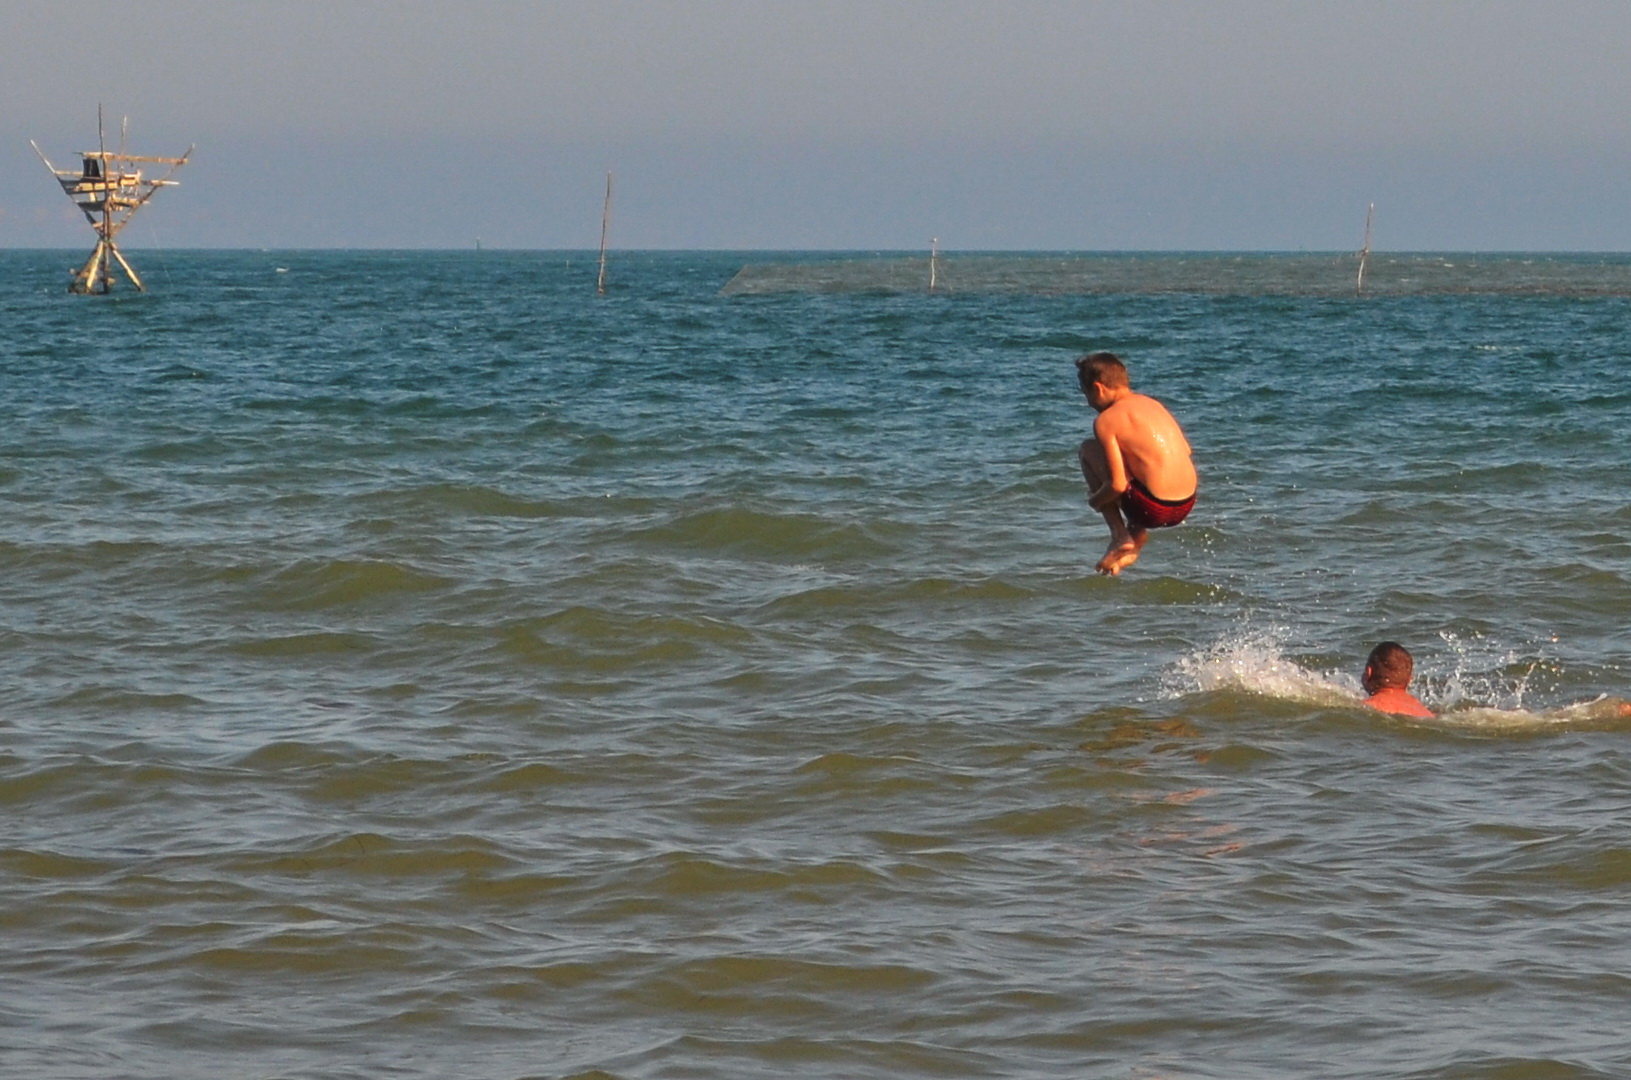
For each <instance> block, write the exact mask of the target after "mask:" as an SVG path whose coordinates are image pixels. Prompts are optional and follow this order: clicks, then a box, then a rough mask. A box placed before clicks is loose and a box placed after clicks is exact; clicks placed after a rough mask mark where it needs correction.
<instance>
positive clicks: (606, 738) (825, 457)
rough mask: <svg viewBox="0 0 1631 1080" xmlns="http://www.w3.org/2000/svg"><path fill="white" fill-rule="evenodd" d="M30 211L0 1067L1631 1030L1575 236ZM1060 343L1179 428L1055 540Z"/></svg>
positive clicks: (1608, 283)
mask: <svg viewBox="0 0 1631 1080" xmlns="http://www.w3.org/2000/svg"><path fill="white" fill-rule="evenodd" d="M77 254H78V253H73V252H24V251H12V252H0V281H3V282H4V285H5V287H4V289H3V290H0V293H3V295H0V314H3V319H4V325H5V327H6V332H5V333H4V334H3V335H0V377H3V379H4V386H5V389H6V393H5V394H4V395H3V397H0V494H3V497H4V499H5V509H6V513H5V515H4V518H3V519H0V567H3V573H0V612H3V613H4V621H3V623H0V641H3V645H4V648H3V651H0V680H3V683H0V685H3V686H4V689H5V697H4V701H5V704H4V706H0V808H3V813H0V930H3V933H4V940H5V943H6V947H5V949H4V950H0V1066H4V1071H5V1072H6V1073H7V1074H8V1075H18V1076H29V1077H51V1078H81V1077H83V1078H91V1077H96V1078H105V1077H152V1076H165V1077H177V1078H193V1077H197V1078H200V1080H203V1078H211V1080H214V1078H218V1077H223V1076H232V1077H259V1078H273V1077H277V1078H308V1077H310V1078H317V1077H324V1078H327V1077H370V1078H371V1077H414V1078H418V1077H425V1078H432V1077H434V1078H445V1077H469V1078H492V1077H503V1078H521V1077H529V1078H531V1077H551V1078H556V1077H560V1078H564V1077H589V1076H595V1077H616V1078H627V1080H635V1078H668V1077H698V1076H707V1077H761V1076H799V1077H832V1078H840V1077H842V1078H850V1077H912V1076H958V1077H963V1076H981V1077H1016V1078H1018V1077H1025V1078H1030V1077H1038V1078H1040V1077H1056V1076H1104V1077H1126V1078H1155V1077H1162V1078H1189V1077H1218V1078H1225V1077H1227V1078H1241V1077H1306V1076H1320V1077H1446V1078H1448V1077H1455V1078H1474V1077H1490V1078H1497V1077H1498V1078H1501V1080H1525V1078H1545V1080H1553V1078H1560V1077H1566V1078H1574V1077H1618V1076H1623V1075H1625V1074H1626V1073H1627V1072H1628V1071H1631V1040H1628V1039H1627V1038H1626V1036H1625V1035H1624V1033H1623V1028H1624V1017H1625V1016H1626V1015H1627V1014H1628V1012H1631V975H1628V972H1631V944H1628V942H1631V914H1628V913H1627V903H1626V901H1627V900H1628V898H1631V820H1628V819H1627V817H1626V815H1625V807H1626V806H1627V805H1628V802H1631V755H1628V752H1627V751H1628V748H1631V741H1628V739H1631V721H1627V720H1623V719H1619V718H1618V709H1617V704H1618V702H1619V701H1621V700H1623V699H1624V698H1626V697H1627V696H1631V634H1627V632H1626V627H1627V612H1628V611H1631V509H1628V507H1627V502H1626V491H1627V486H1628V482H1631V441H1628V440H1627V439H1626V437H1625V433H1626V430H1627V427H1628V425H1631V389H1628V388H1627V383H1626V378H1625V373H1626V370H1627V367H1628V363H1631V322H1628V315H1631V300H1627V299H1625V298H1624V297H1623V296H1620V295H1616V292H1617V290H1620V289H1621V288H1622V284H1621V279H1622V278H1624V277H1626V275H1627V272H1628V265H1631V262H1628V260H1626V259H1623V258H1622V259H1613V258H1610V259H1602V258H1597V259H1576V260H1562V263H1563V266H1564V269H1563V271H1561V272H1560V275H1559V276H1558V278H1557V280H1558V281H1560V282H1562V284H1560V285H1558V286H1557V287H1555V288H1548V287H1541V288H1535V287H1533V280H1534V276H1535V274H1536V273H1537V271H1536V270H1535V269H1534V267H1535V260H1534V259H1527V260H1526V259H1523V258H1507V259H1500V258H1494V257H1484V258H1481V259H1480V258H1474V257H1470V256H1454V257H1449V256H1446V257H1443V258H1440V259H1438V260H1437V262H1436V263H1435V264H1434V265H1435V266H1438V267H1439V269H1438V270H1435V274H1437V276H1436V277H1435V278H1434V281H1435V285H1434V286H1433V287H1432V288H1430V289H1429V288H1424V289H1421V290H1417V291H1412V290H1411V289H1410V288H1407V287H1404V286H1397V287H1393V288H1391V291H1387V292H1386V293H1385V294H1384V295H1374V296H1369V297H1365V298H1358V299H1356V298H1354V297H1352V296H1348V295H1338V294H1334V293H1333V292H1332V290H1330V289H1323V288H1321V289H1315V288H1308V289H1301V288H1298V287H1296V285H1295V281H1293V284H1292V285H1291V286H1286V285H1285V284H1284V283H1285V282H1286V281H1287V280H1289V279H1295V278H1296V277H1297V273H1296V268H1295V266H1293V265H1292V264H1290V263H1288V262H1287V261H1286V260H1285V259H1280V260H1276V259H1273V258H1269V257H1255V258H1244V259H1242V258H1239V257H1214V258H1210V259H1209V258H1205V257H1195V256H1190V257H1187V258H1188V260H1189V261H1188V262H1187V263H1185V264H1184V266H1183V268H1182V269H1173V268H1172V267H1171V266H1169V265H1168V264H1165V263H1159V261H1158V262H1157V270H1159V273H1156V274H1155V278H1158V279H1159V281H1160V282H1161V284H1160V285H1159V286H1158V287H1157V286H1152V285H1150V281H1151V280H1152V278H1151V271H1150V266H1151V265H1152V264H1151V260H1150V259H1149V257H1143V256H1124V257H1103V258H1102V259H1100V260H1098V261H1096V262H1094V264H1093V266H1092V275H1093V276H1092V282H1091V284H1090V285H1082V284H1081V281H1082V280H1085V279H1071V278H1069V276H1068V275H1064V276H1062V277H1060V278H1058V280H1059V281H1060V282H1061V284H1060V287H1059V288H1058V289H1056V290H1055V289H1049V290H1043V289H1041V288H1040V287H1036V288H1031V289H1029V291H1026V290H1019V291H1015V290H1014V289H1011V288H1010V289H990V290H982V289H980V288H977V287H970V286H969V284H968V283H969V282H971V281H973V280H974V279H975V276H976V275H974V273H973V271H974V270H976V269H979V268H980V265H979V264H977V261H965V262H964V263H963V264H962V265H961V266H960V267H959V266H955V265H950V266H949V267H948V271H947V272H948V274H953V273H961V275H962V276H961V278H960V279H958V280H960V281H961V282H962V283H963V286H962V287H961V288H959V289H958V290H957V291H954V292H951V293H948V294H942V295H934V296H930V295H927V294H926V293H924V292H921V291H912V290H910V289H905V288H897V287H893V286H889V285H888V284H887V283H884V284H883V285H880V284H879V282H878V281H877V280H875V279H874V278H865V280H864V281H863V282H862V284H860V285H859V286H857V287H854V288H849V287H842V282H840V283H839V285H836V286H835V285H834V280H835V279H834V278H833V275H831V274H825V276H822V277H821V282H822V283H821V284H820V285H819V286H817V287H803V286H800V285H799V278H798V275H797V274H791V275H787V274H784V275H783V277H782V278H780V279H778V280H779V281H780V282H781V284H780V285H779V286H778V287H776V288H772V289H766V290H763V291H761V292H758V293H754V292H752V291H747V292H743V291H741V290H740V289H736V290H732V291H731V292H725V293H722V290H723V289H725V287H726V286H727V283H729V282H731V281H732V279H733V278H734V277H735V275H736V274H737V272H738V271H739V270H741V269H742V267H743V265H744V263H753V264H755V265H761V266H762V265H764V264H782V265H783V266H786V267H794V266H797V265H813V264H814V263H816V262H819V261H820V260H817V259H815V258H813V257H812V258H801V257H798V256H794V255H764V256H761V255H755V256H751V257H750V256H743V255H723V254H655V255H636V254H625V255H621V256H619V257H618V258H617V259H616V260H615V261H614V263H613V267H612V288H611V291H610V294H609V295H608V296H606V297H604V298H597V297H596V296H595V295H594V291H593V284H594V266H593V261H592V258H591V257H590V256H588V255H583V254H577V255H566V254H557V253H493V252H482V253H476V252H468V253H430V254H426V253H388V252H371V253H316V252H267V253H255V252H234V253H198V252H169V253H142V252H138V253H135V254H134V255H133V261H135V263H136V265H137V267H138V269H139V270H140V271H141V272H142V273H143V275H144V277H145V278H146V279H147V281H148V282H149V284H150V285H151V286H152V287H153V290H154V291H153V293H152V294H150V295H147V296H133V295H125V296H115V297H111V298H105V299H104V298H75V297H69V296H67V295H66V294H65V293H63V292H62V291H61V290H62V289H63V288H64V287H65V281H66V273H65V271H66V269H68V268H69V267H70V265H72V264H74V263H76V262H77V261H78V260H77V258H76V256H77ZM1116 258H1120V259H1122V260H1123V262H1122V263H1121V265H1122V266H1123V267H1124V268H1125V269H1126V278H1125V280H1126V285H1125V288H1124V289H1122V290H1121V291H1118V290H1117V288H1116V287H1115V286H1114V282H1115V280H1116V274H1117V272H1118V271H1117V264H1116V262H1115V260H1116ZM1174 258H1176V257H1174ZM1322 258H1326V257H1322ZM863 261H864V260H863ZM1326 261H1329V259H1327V260H1326ZM897 262H898V260H897ZM1010 263H1011V264H1012V265H1010V264H1008V263H1005V264H1002V265H998V264H995V263H991V264H983V265H985V266H986V268H987V269H991V268H993V267H994V268H995V269H993V270H992V272H993V274H996V273H998V272H999V271H1000V274H1001V275H1008V277H1009V278H1012V277H1013V276H1014V272H1015V268H1016V267H1018V270H1019V271H1025V272H1026V273H1032V274H1033V278H1034V276H1035V274H1034V272H1035V269H1036V268H1035V265H1034V263H1027V262H1026V261H1025V260H1013V259H1011V260H1010ZM1443 263H1449V264H1452V265H1450V266H1448V267H1441V266H1439V264H1443ZM1288 267H1290V269H1288ZM1457 269H1465V272H1466V277H1465V279H1464V280H1463V281H1462V284H1463V286H1464V287H1462V288H1459V289H1456V288H1451V287H1446V286H1444V285H1443V282H1444V280H1445V277H1444V274H1445V273H1450V274H1451V275H1452V276H1451V278H1450V281H1451V284H1452V285H1453V284H1454V281H1455V280H1457V279H1455V278H1454V277H1453V271H1455V270H1457ZM1394 270H1395V271H1397V266H1395V267H1394ZM1344 272H1345V271H1344ZM1388 273H1389V270H1388V268H1387V267H1386V266H1383V267H1381V268H1379V269H1378V270H1377V275H1378V277H1379V278H1380V279H1382V280H1387V281H1392V282H1395V284H1396V283H1397V280H1398V278H1399V276H1400V274H1399V273H1398V272H1394V273H1393V276H1392V277H1388ZM1288 275H1290V278H1289V279H1288ZM1525 275H1527V277H1525ZM999 276H1000V275H999ZM1019 276H1020V277H1024V274H1023V273H1021V274H1020V275H1019ZM1174 280H1178V283H1179V287H1173V284H1172V283H1173V281H1174ZM1072 281H1075V282H1076V284H1074V285H1073V284H1072ZM1106 281H1109V282H1110V283H1111V284H1110V286H1108V287H1106V286H1105V284H1104V283H1105V282H1106ZM1514 281H1521V282H1528V283H1529V284H1524V285H1523V286H1522V287H1521V288H1519V287H1511V288H1503V287H1502V284H1501V283H1503V282H1506V283H1508V284H1510V283H1511V282H1514ZM789 283H791V285H789ZM1186 283H1187V284H1186ZM1096 348H1109V349H1113V350H1115V351H1117V352H1119V353H1121V354H1122V355H1123V356H1124V357H1125V358H1126V359H1127V361H1128V364H1129V366H1130V368H1131V370H1132V374H1133V378H1134V383H1135V386H1136V387H1138V388H1139V389H1141V390H1144V391H1146V392H1149V393H1152V394H1154V395H1156V396H1158V397H1160V398H1161V399H1162V400H1164V401H1165V402H1167V404H1168V405H1169V406H1170V407H1171V408H1172V410H1173V412H1174V413H1175V414H1176V415H1177V416H1178V417H1179V419H1180V420H1181V421H1182V423H1183V424H1184V426H1185V429H1186V431H1187V432H1188V433H1189V436H1190V438H1191V441H1192V442H1193V444H1194V445H1195V448H1196V452H1197V460H1198V464H1199V468H1200V470H1201V475H1202V489H1201V500H1200V503H1199V505H1198V506H1197V509H1196V511H1195V513H1194V514H1193V515H1192V516H1191V518H1190V521H1189V522H1188V523H1186V524H1185V525H1184V526H1183V527H1181V528H1179V529H1176V530H1170V531H1166V532H1162V533H1158V534H1156V536H1155V537H1154V539H1152V541H1151V542H1150V545H1149V547H1148V548H1147V549H1146V552H1145V555H1144V557H1143V558H1142V559H1141V560H1140V562H1139V563H1138V564H1137V565H1136V566H1134V567H1133V568H1131V569H1130V570H1129V571H1127V572H1126V574H1125V575H1124V576H1123V577H1122V578H1120V579H1114V580H1112V579H1106V578H1102V577H1099V576H1097V575H1095V574H1094V573H1093V572H1092V571H1093V565H1094V563H1095V562H1096V561H1097V559H1098V557H1099V555H1100V554H1101V553H1102V551H1103V549H1104V545H1105V536H1104V529H1103V525H1102V523H1100V522H1099V521H1098V519H1097V515H1096V514H1093V513H1092V512H1091V511H1089V510H1088V508H1087V506H1086V502H1085V498H1084V494H1085V492H1084V490H1083V485H1082V483H1081V480H1080V477H1079V475H1078V474H1077V473H1076V468H1075V462H1074V447H1075V444H1076V443H1077V442H1078V441H1079V440H1080V439H1081V438H1082V437H1083V435H1084V434H1086V432H1087V430H1088V428H1089V426H1090V423H1091V411H1090V410H1089V409H1088V408H1087V406H1086V405H1085V403H1084V402H1083V400H1082V399H1081V396H1080V395H1079V394H1078V393H1077V392H1076V390H1075V386H1074V372H1073V369H1072V367H1071V363H1070V361H1071V359H1072V358H1073V357H1074V356H1075V355H1077V354H1079V353H1081V352H1083V351H1086V350H1089V349H1096ZM1383 637H1392V638H1396V639H1398V640H1400V641H1403V642H1405V643H1406V644H1407V645H1408V646H1409V647H1411V648H1412V650H1413V651H1414V652H1415V653H1416V657H1417V665H1418V668H1417V670H1418V683H1419V685H1418V690H1419V692H1420V693H1421V694H1422V696H1423V697H1424V698H1425V699H1426V700H1427V701H1428V702H1429V703H1430V704H1432V705H1434V706H1435V707H1436V708H1438V709H1441V710H1443V715H1442V716H1441V718H1440V719H1438V720H1436V721H1433V722H1413V721H1406V720H1403V719H1395V718H1388V717H1384V716H1381V715H1379V714H1375V713H1372V712H1369V711H1367V710H1363V709H1360V708H1358V707H1356V696H1357V678H1356V676H1357V671H1358V668H1359V667H1360V665H1361V663H1362V660H1363V657H1364V655H1365V653H1366V652H1367V651H1368V650H1369V648H1370V646H1371V645H1372V644H1374V643H1375V642H1376V641H1377V640H1379V639H1381V638H1383Z"/></svg>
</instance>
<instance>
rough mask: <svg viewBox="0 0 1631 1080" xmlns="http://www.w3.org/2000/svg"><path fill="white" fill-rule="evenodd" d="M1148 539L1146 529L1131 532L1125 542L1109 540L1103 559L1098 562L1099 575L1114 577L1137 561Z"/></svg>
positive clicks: (1148, 535)
mask: <svg viewBox="0 0 1631 1080" xmlns="http://www.w3.org/2000/svg"><path fill="white" fill-rule="evenodd" d="M1149 538H1150V533H1149V530H1148V529H1139V530H1136V531H1133V532H1132V533H1130V534H1129V535H1128V537H1127V538H1126V539H1125V540H1117V539H1115V538H1114V537H1112V538H1111V540H1110V546H1109V547H1108V548H1106V549H1105V552H1104V558H1102V559H1100V560H1099V573H1101V574H1108V575H1109V576H1111V577H1115V576H1116V575H1117V574H1119V573H1121V572H1122V571H1123V570H1125V569H1127V568H1128V567H1129V566H1131V565H1133V563H1135V562H1137V561H1138V553H1139V552H1141V551H1143V550H1144V544H1145V542H1146V541H1147V540H1149Z"/></svg>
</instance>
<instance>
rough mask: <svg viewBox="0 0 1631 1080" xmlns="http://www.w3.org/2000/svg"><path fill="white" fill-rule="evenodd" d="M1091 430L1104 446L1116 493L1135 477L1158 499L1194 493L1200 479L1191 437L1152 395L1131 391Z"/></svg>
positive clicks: (1129, 483)
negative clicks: (1189, 438)
mask: <svg viewBox="0 0 1631 1080" xmlns="http://www.w3.org/2000/svg"><path fill="white" fill-rule="evenodd" d="M1093 434H1094V435H1095V436H1096V437H1097V438H1098V440H1099V445H1100V446H1102V447H1104V457H1105V462H1106V463H1107V464H1108V465H1109V466H1110V483H1111V486H1112V487H1113V488H1115V489H1116V491H1118V492H1124V491H1126V490H1127V488H1128V487H1129V486H1131V481H1133V480H1137V481H1138V482H1139V483H1141V484H1143V485H1144V487H1145V489H1146V490H1147V491H1149V493H1150V494H1151V495H1154V496H1155V497H1156V498H1157V499H1169V500H1178V499H1187V498H1189V497H1190V496H1191V495H1193V494H1195V489H1196V487H1197V486H1198V478H1197V477H1196V475H1195V463H1194V461H1193V459H1192V458H1191V457H1190V449H1189V440H1188V439H1186V438H1184V432H1183V429H1182V428H1180V427H1179V426H1178V421H1177V420H1175V419H1173V416H1172V414H1171V413H1170V412H1168V411H1167V407H1166V406H1165V405H1163V404H1161V403H1160V402H1159V401H1157V400H1155V399H1154V398H1152V397H1149V396H1147V395H1145V394H1135V393H1131V392H1129V393H1128V394H1127V395H1126V396H1124V397H1122V398H1120V399H1119V400H1117V401H1114V402H1112V403H1111V404H1110V405H1109V406H1108V407H1106V408H1105V410H1104V411H1103V412H1101V413H1099V415H1098V418H1097V419H1095V420H1094V421H1093Z"/></svg>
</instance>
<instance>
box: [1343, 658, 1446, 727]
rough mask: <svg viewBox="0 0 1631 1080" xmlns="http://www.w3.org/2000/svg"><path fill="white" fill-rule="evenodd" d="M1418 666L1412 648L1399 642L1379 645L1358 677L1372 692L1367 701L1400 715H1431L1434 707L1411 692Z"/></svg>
mask: <svg viewBox="0 0 1631 1080" xmlns="http://www.w3.org/2000/svg"><path fill="white" fill-rule="evenodd" d="M1415 668H1416V662H1415V661H1414V660H1413V659H1411V657H1410V651H1409V650H1408V649H1406V648H1405V647H1404V646H1403V645H1400V644H1399V643H1398V642H1397V641H1384V642H1382V643H1381V644H1380V645H1378V646H1376V648H1374V649H1372V650H1371V651H1370V656H1369V657H1368V658H1367V659H1366V660H1365V674H1364V675H1363V676H1362V677H1361V678H1360V680H1359V684H1360V685H1361V686H1363V687H1364V688H1365V693H1367V694H1369V695H1370V697H1368V698H1366V699H1365V704H1366V705H1369V706H1370V707H1371V708H1373V709H1380V710H1381V711H1382V712H1385V713H1396V714H1398V715H1400V716H1432V715H1433V713H1432V710H1430V709H1429V708H1428V707H1427V706H1425V705H1423V704H1422V703H1421V702H1419V701H1417V700H1416V696H1415V695H1414V694H1412V693H1411V692H1410V689H1409V687H1410V676H1411V675H1412V674H1413V673H1414V671H1415Z"/></svg>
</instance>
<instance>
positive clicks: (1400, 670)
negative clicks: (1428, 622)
mask: <svg viewBox="0 0 1631 1080" xmlns="http://www.w3.org/2000/svg"><path fill="white" fill-rule="evenodd" d="M1365 666H1366V667H1368V668H1370V669H1371V671H1373V672H1375V674H1376V682H1377V685H1379V686H1393V687H1398V688H1399V689H1400V690H1403V689H1404V688H1405V687H1407V686H1409V685H1410V676H1411V674H1412V673H1414V671H1415V670H1416V662H1415V661H1414V660H1412V659H1411V658H1410V650H1409V649H1406V648H1405V647H1404V646H1403V645H1400V644H1399V643H1398V642H1397V641H1384V642H1382V643H1381V644H1380V645H1378V646H1376V648H1374V649H1372V650H1371V651H1370V657H1369V658H1368V659H1366V661H1365Z"/></svg>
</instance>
